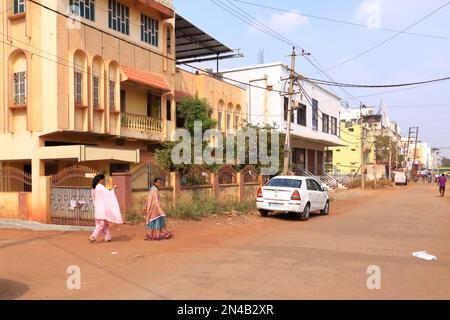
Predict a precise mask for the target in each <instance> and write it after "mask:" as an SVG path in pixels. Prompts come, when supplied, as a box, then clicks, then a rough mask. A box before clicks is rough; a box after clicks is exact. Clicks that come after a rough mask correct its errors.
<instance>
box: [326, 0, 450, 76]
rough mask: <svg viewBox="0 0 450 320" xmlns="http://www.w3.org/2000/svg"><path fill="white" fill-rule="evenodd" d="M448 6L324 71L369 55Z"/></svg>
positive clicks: (446, 4)
mask: <svg viewBox="0 0 450 320" xmlns="http://www.w3.org/2000/svg"><path fill="white" fill-rule="evenodd" d="M449 4H450V2H447V3H445V4H444V5H442V6H440V7H439V8H437V9H436V10H434V11H432V12H431V13H429V14H427V15H426V16H425V17H423V18H422V19H420V20H418V21H416V22H414V23H413V24H411V25H409V26H408V27H406V28H405V29H403V30H401V31H399V32H397V33H396V34H394V35H392V36H391V37H389V38H387V39H386V40H384V41H382V42H380V43H378V44H377V45H375V46H373V47H370V48H369V49H367V50H364V51H362V52H360V53H358V54H357V55H355V56H353V57H351V58H349V59H346V60H344V61H342V62H340V63H338V64H336V65H334V66H331V67H329V68H327V69H326V71H330V70H333V69H336V68H338V67H340V66H343V65H344V64H347V63H349V62H351V61H353V60H356V59H357V58H359V57H361V56H363V55H365V54H367V53H369V52H371V51H373V50H375V49H377V48H379V47H381V46H382V45H384V44H386V43H388V42H389V41H391V40H393V39H395V38H396V37H398V36H399V35H401V34H403V33H404V32H406V31H407V30H409V29H411V28H412V27H414V26H416V25H418V24H419V23H421V22H422V21H424V20H426V19H428V18H429V17H431V16H432V15H434V14H435V13H437V12H438V11H440V10H442V9H444V8H445V7H446V6H448V5H449Z"/></svg>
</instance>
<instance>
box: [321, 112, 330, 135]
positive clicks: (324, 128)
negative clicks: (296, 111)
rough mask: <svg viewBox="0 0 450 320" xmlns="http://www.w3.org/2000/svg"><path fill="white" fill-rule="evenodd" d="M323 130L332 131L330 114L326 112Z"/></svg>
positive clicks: (323, 115)
mask: <svg viewBox="0 0 450 320" xmlns="http://www.w3.org/2000/svg"><path fill="white" fill-rule="evenodd" d="M322 131H323V132H325V133H330V116H329V115H327V114H325V113H324V114H322Z"/></svg>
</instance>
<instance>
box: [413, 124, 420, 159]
mask: <svg viewBox="0 0 450 320" xmlns="http://www.w3.org/2000/svg"><path fill="white" fill-rule="evenodd" d="M418 142H419V127H416V142H415V144H414V162H413V165H415V164H416V160H417V143H418Z"/></svg>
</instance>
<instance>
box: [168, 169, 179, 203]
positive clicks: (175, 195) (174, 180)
mask: <svg viewBox="0 0 450 320" xmlns="http://www.w3.org/2000/svg"><path fill="white" fill-rule="evenodd" d="M170 185H171V186H172V206H173V207H174V208H176V206H177V202H178V200H179V198H180V196H181V176H180V174H179V173H178V172H171V173H170Z"/></svg>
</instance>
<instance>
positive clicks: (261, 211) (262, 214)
mask: <svg viewBox="0 0 450 320" xmlns="http://www.w3.org/2000/svg"><path fill="white" fill-rule="evenodd" d="M258 211H259V214H260V215H261V217H264V218H265V217H268V216H269V211H267V210H262V209H261V210H258Z"/></svg>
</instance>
